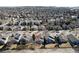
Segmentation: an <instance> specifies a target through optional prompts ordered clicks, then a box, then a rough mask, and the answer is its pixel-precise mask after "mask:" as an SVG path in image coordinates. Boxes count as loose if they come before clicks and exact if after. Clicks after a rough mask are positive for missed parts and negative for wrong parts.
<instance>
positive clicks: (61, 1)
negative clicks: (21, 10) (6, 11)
mask: <svg viewBox="0 0 79 59" xmlns="http://www.w3.org/2000/svg"><path fill="white" fill-rule="evenodd" d="M20 6H56V7H79V1H78V0H49V1H48V0H1V1H0V7H20Z"/></svg>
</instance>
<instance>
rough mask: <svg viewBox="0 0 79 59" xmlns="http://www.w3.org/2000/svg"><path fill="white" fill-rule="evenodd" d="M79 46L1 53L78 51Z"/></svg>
mask: <svg viewBox="0 0 79 59" xmlns="http://www.w3.org/2000/svg"><path fill="white" fill-rule="evenodd" d="M78 52H79V48H53V49H35V50H29V49H24V50H6V51H2V52H0V53H78Z"/></svg>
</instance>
